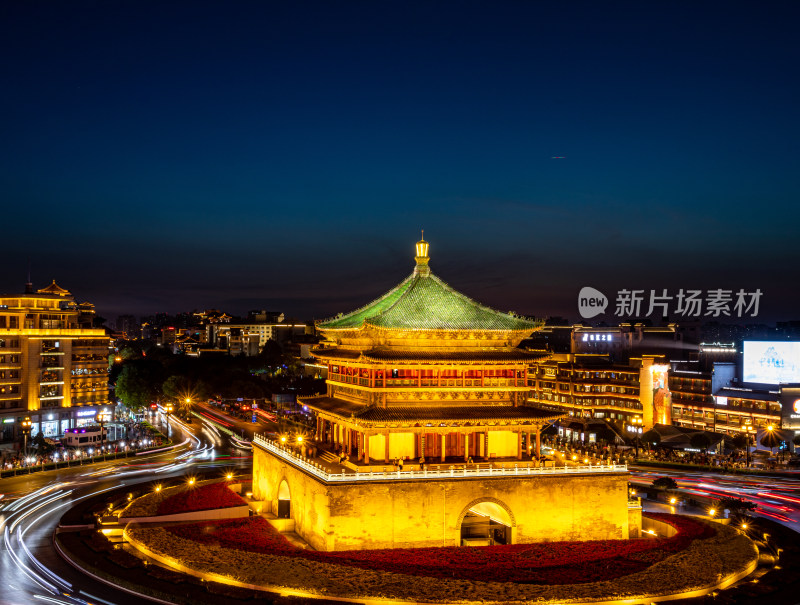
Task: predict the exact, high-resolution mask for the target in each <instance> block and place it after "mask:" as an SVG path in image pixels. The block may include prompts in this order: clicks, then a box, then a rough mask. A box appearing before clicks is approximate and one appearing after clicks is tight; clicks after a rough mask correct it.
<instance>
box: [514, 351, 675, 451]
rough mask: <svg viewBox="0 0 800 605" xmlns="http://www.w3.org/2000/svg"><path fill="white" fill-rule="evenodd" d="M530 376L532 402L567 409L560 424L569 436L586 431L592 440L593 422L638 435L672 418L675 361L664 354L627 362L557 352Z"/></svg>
mask: <svg viewBox="0 0 800 605" xmlns="http://www.w3.org/2000/svg"><path fill="white" fill-rule="evenodd" d="M528 375H529V380H528V384H529V386H530V402H531V403H533V404H535V405H539V406H541V407H543V408H546V409H551V410H554V411H562V413H564V414H566V415H567V416H568V417H567V418H566V420H564V421H562V422H560V425H561V426H562V429H564V428H568V429H569V430H568V431H567V436H572V435H575V436H576V437H575V438H578V439H582V440H583V438H581V437H580V433H584V434H585V439H586V440H587V441H590V440H593V439H590V438H589V435H592V434H594V433H592V429H591V427H590V425H591V424H595V425H598V424H605V425H607V426H608V429H609V430H611V431H614V432H616V433H617V434H618V435H619V437H621V438H624V437H635V436H637V435H639V434H641V433H643V432H644V431H647V430H648V429H650V428H652V427H653V425H655V424H671V423H672V399H671V394H670V390H669V366H668V365H667V364H665V363H664V362H663V361H662V360H661V359H660V358H658V357H654V356H647V355H645V356H643V357H641V358H631V359H630V360H629V363H627V364H621V363H612V362H610V361H609V360H608V358H607V357H604V356H592V355H554V356H553V357H551V358H549V359H545V360H542V361H541V362H537V363H535V364H533V365H532V366H531V368H530V371H529V374H528ZM606 433H607V432H606ZM562 434H563V431H562Z"/></svg>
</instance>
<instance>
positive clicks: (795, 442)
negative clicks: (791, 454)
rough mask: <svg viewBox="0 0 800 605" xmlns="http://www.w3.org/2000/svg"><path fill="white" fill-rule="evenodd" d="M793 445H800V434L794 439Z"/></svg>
mask: <svg viewBox="0 0 800 605" xmlns="http://www.w3.org/2000/svg"><path fill="white" fill-rule="evenodd" d="M792 443H794V444H795V445H800V434H799V435H795V436H794V437H793V438H792Z"/></svg>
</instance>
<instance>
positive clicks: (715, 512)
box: [708, 508, 717, 517]
mask: <svg viewBox="0 0 800 605" xmlns="http://www.w3.org/2000/svg"><path fill="white" fill-rule="evenodd" d="M708 514H709V515H711V516H712V517H713V516H714V515H716V514H717V511H716V510H715V509H713V508H710V509H708Z"/></svg>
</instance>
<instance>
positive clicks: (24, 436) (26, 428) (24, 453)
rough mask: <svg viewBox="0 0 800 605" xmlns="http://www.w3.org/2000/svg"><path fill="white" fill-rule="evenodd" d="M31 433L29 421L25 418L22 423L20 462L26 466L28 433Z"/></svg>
mask: <svg viewBox="0 0 800 605" xmlns="http://www.w3.org/2000/svg"><path fill="white" fill-rule="evenodd" d="M30 432H31V419H30V418H29V417H28V416H25V420H23V421H22V439H23V446H22V462H23V464H27V462H28V433H30Z"/></svg>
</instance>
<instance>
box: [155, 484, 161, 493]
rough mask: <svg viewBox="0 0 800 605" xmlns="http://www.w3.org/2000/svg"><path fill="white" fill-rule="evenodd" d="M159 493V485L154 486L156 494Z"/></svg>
mask: <svg viewBox="0 0 800 605" xmlns="http://www.w3.org/2000/svg"><path fill="white" fill-rule="evenodd" d="M160 491H161V486H160V485H156V493H158V492H160Z"/></svg>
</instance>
